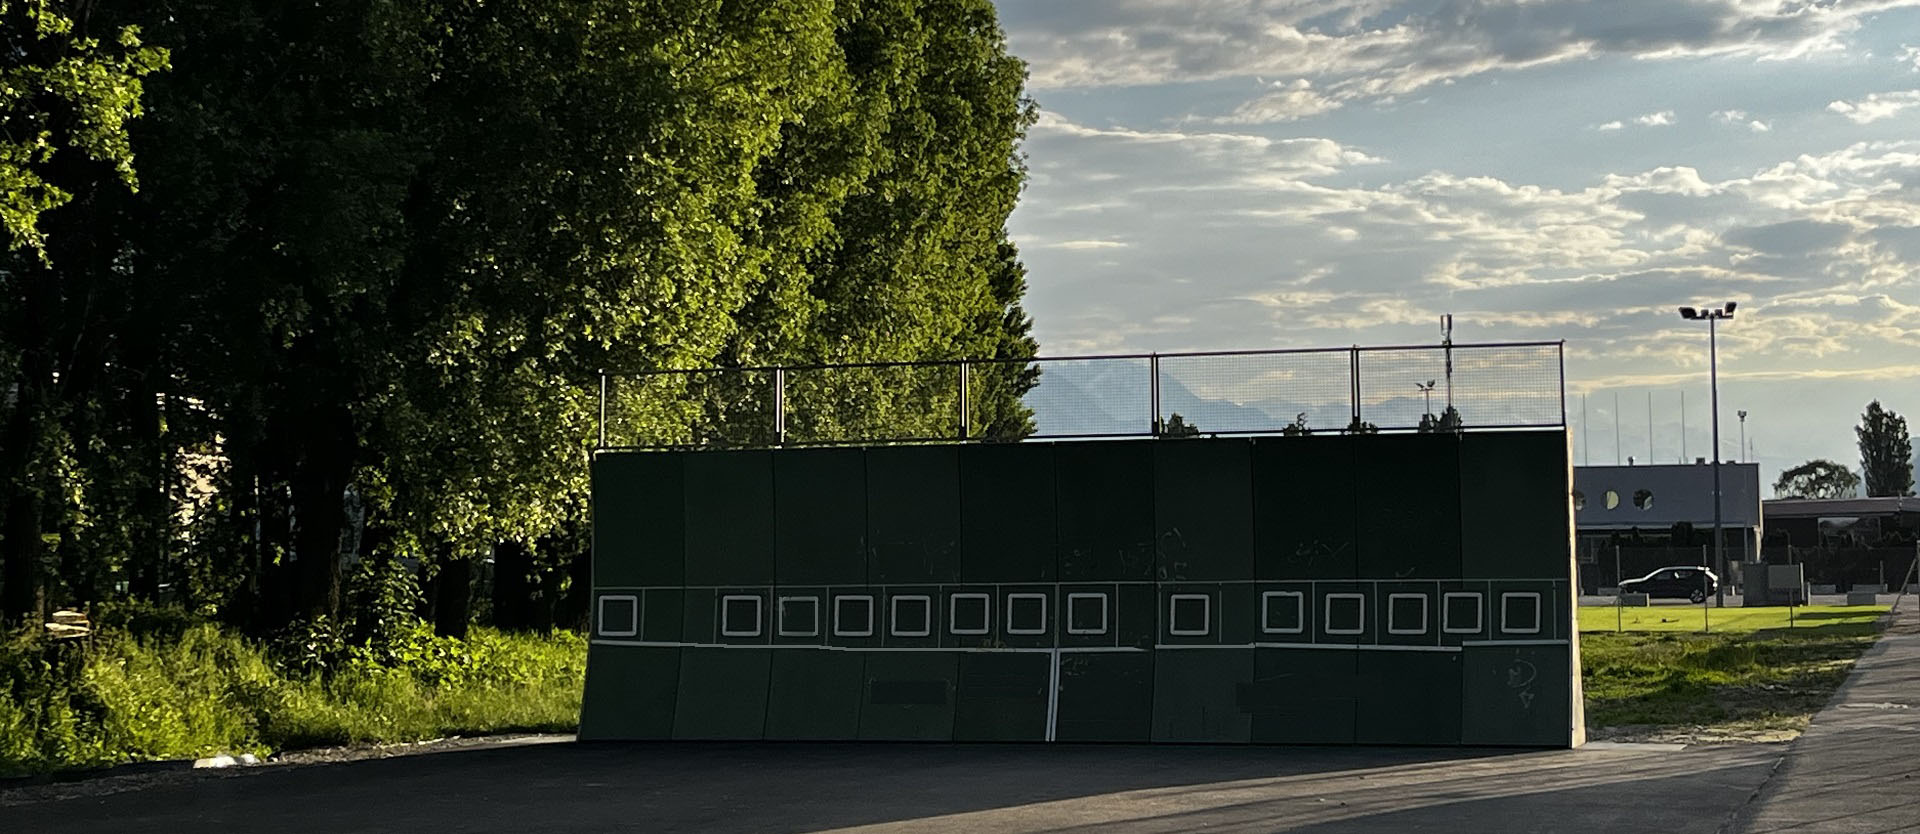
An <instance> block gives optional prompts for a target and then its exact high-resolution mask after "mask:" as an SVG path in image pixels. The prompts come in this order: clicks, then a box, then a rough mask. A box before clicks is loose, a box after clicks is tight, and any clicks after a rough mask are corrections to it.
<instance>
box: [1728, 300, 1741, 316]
mask: <svg viewBox="0 0 1920 834" xmlns="http://www.w3.org/2000/svg"><path fill="white" fill-rule="evenodd" d="M1737 306H1739V302H1735V301H1729V302H1727V306H1726V311H1727V317H1728V318H1732V317H1733V308H1734V307H1737Z"/></svg>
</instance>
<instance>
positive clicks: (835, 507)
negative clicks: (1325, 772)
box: [580, 431, 1583, 747]
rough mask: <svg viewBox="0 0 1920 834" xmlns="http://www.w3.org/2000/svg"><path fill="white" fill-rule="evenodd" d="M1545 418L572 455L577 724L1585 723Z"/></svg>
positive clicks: (725, 732)
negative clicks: (588, 595) (586, 526)
mask: <svg viewBox="0 0 1920 834" xmlns="http://www.w3.org/2000/svg"><path fill="white" fill-rule="evenodd" d="M1570 479H1571V470H1570V467H1569V460H1568V451H1567V441H1566V436H1565V434H1564V433H1563V432H1558V431H1554V432H1506V433H1503V432H1475V433H1464V434H1392V435H1386V434H1382V435H1352V436H1349V435H1334V436H1306V437H1261V438H1257V439H1245V438H1238V439H1198V438H1193V439H1179V440H1126V441H1111V442H1068V443H1018V444H996V445H928V446H873V447H841V448H813V449H779V450H752V451H660V452H604V453H601V454H599V455H598V456H596V458H595V459H594V464H593V502H594V560H593V584H594V633H593V635H592V641H591V649H590V655H589V661H588V666H587V685H586V696H585V704H584V706H583V709H582V715H581V725H580V736H581V738H583V739H910V740H954V741H995V740H1006V741H1051V740H1059V741H1124V742H1144V741H1169V742H1257V743H1333V744H1344V743H1363V744H1467V745H1530V746H1556V747H1565V746H1573V745H1577V744H1579V743H1580V742H1581V741H1582V740H1583V730H1582V725H1583V721H1582V716H1581V712H1580V695H1581V693H1580V689H1579V683H1580V675H1579V650H1578V643H1577V634H1576V631H1575V629H1574V608H1573V606H1574V598H1573V596H1572V594H1573V593H1574V591H1573V585H1572V581H1571V580H1572V571H1573V564H1572V552H1571V551H1572V548H1571V545H1570V532H1571V531H1570V527H1571V512H1570V509H1569V501H1568V494H1569V490H1570V489H1571V483H1570Z"/></svg>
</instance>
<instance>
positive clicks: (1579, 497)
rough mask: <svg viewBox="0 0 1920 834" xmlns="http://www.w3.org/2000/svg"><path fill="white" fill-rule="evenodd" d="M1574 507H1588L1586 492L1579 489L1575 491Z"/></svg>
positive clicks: (1582, 508) (1577, 508) (1579, 508)
mask: <svg viewBox="0 0 1920 834" xmlns="http://www.w3.org/2000/svg"><path fill="white" fill-rule="evenodd" d="M1573 508H1574V509H1576V510H1584V509H1586V508H1587V494H1586V493H1584V492H1581V491H1580V490H1577V489H1576V490H1574V491H1573Z"/></svg>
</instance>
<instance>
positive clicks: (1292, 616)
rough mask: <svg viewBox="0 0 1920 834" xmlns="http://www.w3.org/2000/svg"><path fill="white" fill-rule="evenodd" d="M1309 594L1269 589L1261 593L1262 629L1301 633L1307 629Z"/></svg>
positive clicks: (1265, 630)
mask: <svg viewBox="0 0 1920 834" xmlns="http://www.w3.org/2000/svg"><path fill="white" fill-rule="evenodd" d="M1306 608H1307V595H1306V594H1303V593H1301V592H1299V591H1267V592H1265V593H1263V594H1261V595H1260V631H1261V632H1263V633H1265V634H1299V633H1301V632H1304V631H1306V630H1307V611H1306Z"/></svg>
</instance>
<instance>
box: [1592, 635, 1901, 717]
mask: <svg viewBox="0 0 1920 834" xmlns="http://www.w3.org/2000/svg"><path fill="white" fill-rule="evenodd" d="M1885 611H1886V607H1885V606H1859V607H1843V606H1819V607H1811V608H1797V609H1795V610H1794V618H1793V619H1794V626H1793V627H1791V628H1789V627H1788V626H1787V609H1785V608H1722V609H1714V610H1713V611H1711V612H1710V613H1711V616H1712V625H1713V630H1712V632H1711V633H1701V631H1700V618H1701V615H1700V609H1699V608H1698V607H1679V606H1662V607H1657V608H1637V609H1636V608H1629V609H1625V610H1623V611H1621V612H1620V614H1621V615H1622V619H1623V622H1624V627H1625V629H1626V631H1625V632H1624V633H1618V634H1616V633H1614V614H1615V612H1614V610H1613V609H1611V608H1604V607H1591V608H1582V609H1581V610H1580V628H1581V631H1582V634H1581V635H1580V660H1581V672H1582V676H1583V678H1584V680H1585V688H1586V696H1587V697H1586V702H1587V730H1588V733H1589V736H1590V737H1591V738H1594V739H1632V740H1646V741H1684V742H1714V741H1782V740H1785V739H1789V738H1792V737H1793V736H1795V735H1797V734H1799V732H1800V731H1802V730H1804V729H1806V726H1807V721H1808V720H1809V719H1810V718H1812V716H1813V714H1814V713H1815V712H1817V711H1819V709H1820V708H1821V707H1822V706H1824V705H1825V704H1826V703H1827V700H1828V699H1829V698H1831V697H1832V695H1833V691H1834V689H1836V688H1838V687H1839V686H1840V684H1841V683H1842V682H1843V681H1845V680H1846V678H1847V673H1848V672H1849V671H1851V670H1852V668H1853V663H1854V661H1855V660H1857V659H1859V657H1860V654H1861V653H1862V652H1864V651H1866V650H1867V647H1869V646H1871V645H1873V641H1874V640H1875V639H1876V638H1877V637H1878V631H1877V629H1876V626H1875V624H1874V621H1875V620H1876V619H1877V618H1878V617H1879V616H1880V614H1881V613H1883V612H1885Z"/></svg>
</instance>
